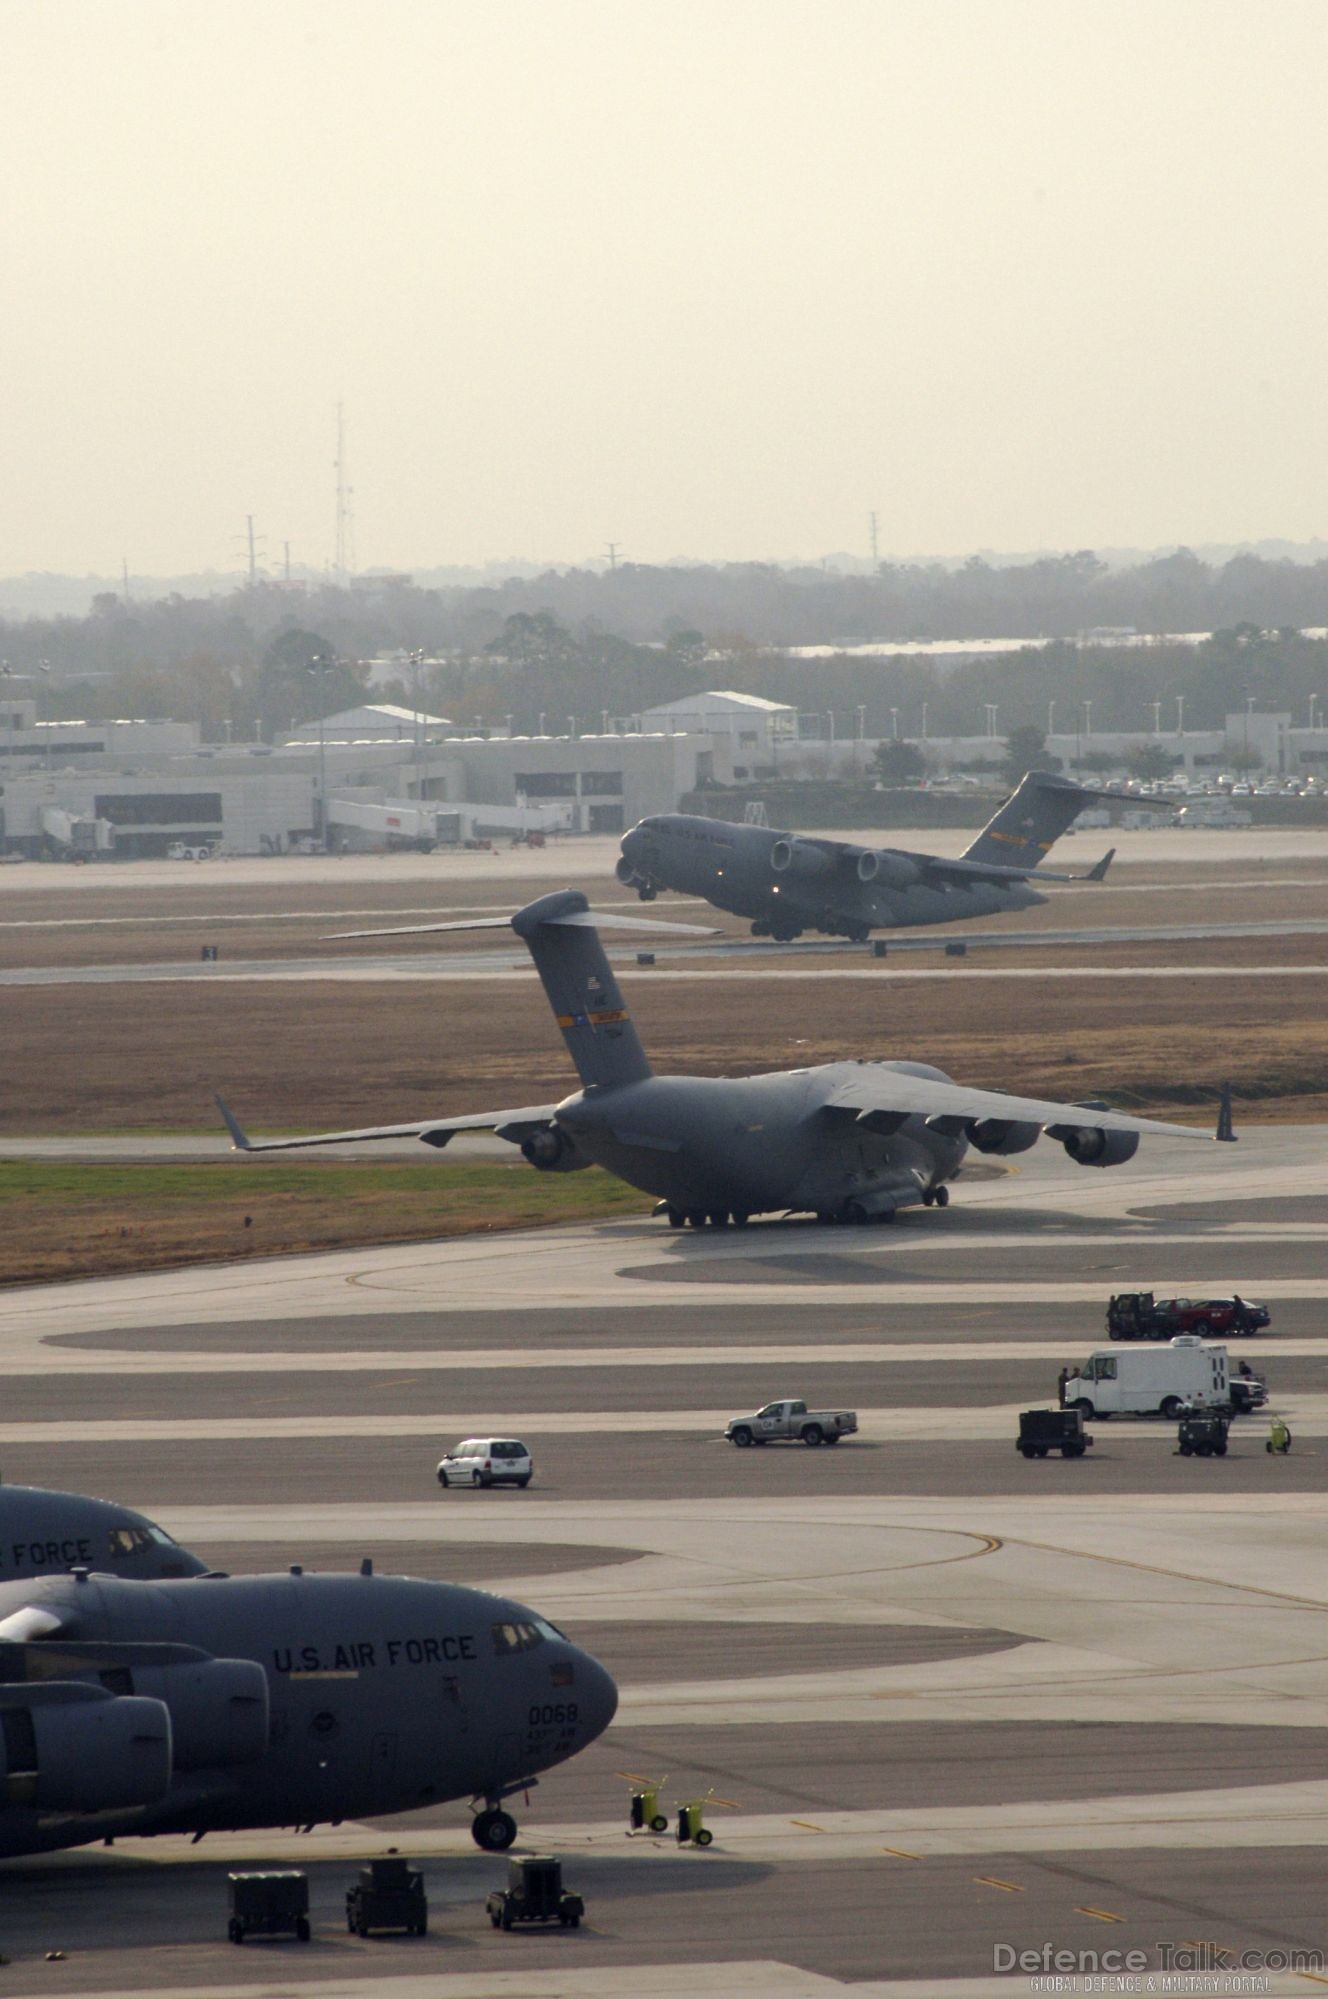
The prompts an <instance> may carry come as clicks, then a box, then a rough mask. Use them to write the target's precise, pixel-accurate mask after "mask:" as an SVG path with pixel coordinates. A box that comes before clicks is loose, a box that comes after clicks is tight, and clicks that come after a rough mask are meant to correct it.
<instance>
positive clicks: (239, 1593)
mask: <svg viewBox="0 0 1328 1999" xmlns="http://www.w3.org/2000/svg"><path fill="white" fill-rule="evenodd" d="M10 1490H11V1495H14V1494H16V1495H19V1496H18V1497H17V1498H12V1499H11V1502H10V1503H7V1506H6V1509H5V1513H4V1520H5V1530H6V1532H8V1531H9V1529H10V1528H11V1527H12V1528H14V1529H15V1530H16V1531H18V1532H20V1533H21V1534H23V1535H26V1536H27V1537H28V1543H29V1553H28V1554H25V1555H24V1556H23V1557H22V1560H21V1561H16V1562H14V1563H11V1564H10V1565H9V1567H8V1569H7V1571H6V1573H7V1574H10V1575H12V1574H13V1573H14V1569H15V1567H17V1568H19V1569H20V1570H21V1569H23V1568H25V1567H27V1566H29V1564H30V1563H31V1564H32V1565H33V1566H38V1565H37V1564H36V1563H35V1562H33V1560H32V1556H31V1552H30V1550H31V1548H32V1546H34V1545H36V1542H37V1541H41V1542H43V1543H44V1545H45V1553H44V1556H43V1564H44V1566H45V1567H46V1568H47V1571H48V1572H47V1573H46V1574H44V1575H39V1576H28V1575H24V1576H22V1577H21V1579H19V1580H12V1581H0V1856H8V1855H13V1854H20V1853H38V1852H42V1851H45V1850H49V1849H51V1848H56V1847H70V1846H83V1845H86V1844H88V1843H89V1842H91V1841H93V1840H101V1839H112V1838H121V1837H127V1836H129V1835H131V1834H132V1835H137V1834H145V1833H192V1834H193V1835H195V1836H196V1837H200V1838H201V1837H202V1835H203V1834H204V1833H206V1832H211V1831H221V1830H241V1829H244V1828H246V1827H262V1826H289V1825H299V1826H303V1827H305V1828H306V1829H307V1828H311V1827H312V1826H314V1825H316V1824H319V1823H322V1822H324V1821H329V1820H332V1821H340V1820H342V1819H348V1818H367V1817H370V1816H372V1815H374V1814H380V1813H385V1812H404V1811H414V1810H417V1809H419V1808H420V1807H422V1806H425V1805H438V1804H444V1803H446V1802H447V1801H448V1800H449V1799H453V1798H467V1797H468V1798H470V1799H471V1800H472V1803H473V1804H475V1805H478V1806H480V1807H481V1809H479V1810H478V1811H477V1812H476V1814H475V1817H474V1820H473V1822H472V1828H471V1830H472V1834H473V1836H474V1839H475V1841H476V1844H477V1845H479V1846H482V1847H484V1848H486V1849H489V1850H493V1851H499V1850H501V1849H502V1848H504V1847H507V1846H510V1845H511V1843H512V1841H513V1839H514V1838H515V1837H516V1830H517V1828H516V1821H515V1820H514V1819H513V1818H512V1816H511V1814H510V1812H508V1811H507V1810H505V1809H504V1801H505V1800H506V1799H508V1798H510V1797H511V1796H512V1795H513V1794H514V1793H515V1792H517V1791H521V1790H525V1789H526V1788H528V1787H529V1786H530V1785H532V1784H534V1783H536V1782H537V1781H538V1777H537V1773H538V1772H539V1771H542V1770H547V1769H550V1768H552V1767H553V1765H555V1764H557V1763H561V1762H564V1761H565V1760H566V1759H567V1758H568V1757H569V1756H573V1755H575V1754H576V1753H577V1751H578V1750H581V1749H584V1748H585V1747H586V1745H587V1744H588V1743H590V1742H593V1741H594V1740H595V1739H596V1737H597V1736H599V1735H601V1734H602V1733H603V1731H604V1730H605V1729H606V1728H607V1727H608V1725H609V1723H610V1721H611V1720H612V1719H613V1715H614V1711H615V1709H616V1707H617V1703H618V1694H617V1689H616V1687H615V1686H614V1684H613V1681H612V1679H611V1678H610V1677H609V1675H608V1673H607V1672H606V1671H605V1670H604V1668H603V1666H601V1665H600V1664H599V1663H598V1661H597V1660H595V1659H592V1658H591V1657H590V1656H589V1654H588V1653H585V1652H582V1651H581V1650H580V1649H579V1648H578V1647H577V1646H575V1645H573V1644H572V1643H571V1642H570V1641H569V1640H568V1639H567V1638H565V1637H564V1636H563V1634H562V1632H560V1631H559V1630H558V1629H557V1628H556V1627H555V1626H554V1625H552V1624H550V1623H548V1622H547V1620H546V1619H544V1618H542V1617H541V1616H539V1615H538V1613H537V1612H535V1611H533V1610H529V1609H527V1608H526V1607H525V1605H524V1604H520V1603H514V1602H512V1601H510V1600H509V1599H507V1598H505V1597H498V1596H490V1595H487V1594H486V1593H485V1592H484V1591H482V1590H475V1589H464V1588H462V1587H460V1586H459V1585H455V1584H451V1583H436V1582H417V1581H414V1580H412V1579H410V1578H408V1577H404V1576H375V1575H374V1574H373V1572H372V1565H371V1564H370V1563H367V1562H366V1563H365V1564H364V1565H363V1567H362V1568H361V1572H360V1574H359V1575H357V1576H356V1575H305V1574H304V1573H303V1572H302V1571H301V1570H300V1569H299V1568H298V1567H297V1568H292V1569H291V1570H290V1572H289V1574H286V1575H266V1576H235V1577H228V1576H217V1575H211V1574H207V1573H203V1574H195V1573H193V1571H194V1570H195V1568H197V1569H198V1570H203V1569H204V1564H203V1563H202V1562H200V1561H199V1560H198V1558H197V1557H196V1556H191V1555H188V1554H187V1552H186V1551H185V1550H184V1549H181V1548H178V1547H176V1546H175V1544H174V1543H170V1544H169V1545H170V1546H171V1547H172V1548H173V1549H174V1554H175V1556H177V1557H184V1558H185V1561H186V1562H187V1564H188V1567H187V1568H186V1569H185V1571H184V1574H185V1576H186V1577H187V1578H188V1579H187V1580H158V1581H153V1582H144V1581H137V1580H132V1581H131V1580H126V1579H125V1577H124V1575H123V1573H119V1574H98V1573H93V1572H92V1571H93V1570H94V1569H100V1568H102V1567H104V1566H108V1563H107V1552H108V1551H107V1549H106V1548H105V1546H104V1545H103V1534H102V1529H103V1527H104V1526H105V1521H106V1517H107V1516H110V1515H112V1514H114V1515H116V1516H118V1518H119V1525H120V1526H125V1525H130V1526H132V1525H133V1524H135V1523H136V1522H137V1520H138V1518H139V1516H137V1515H134V1514H127V1513H126V1511H125V1509H123V1508H116V1507H111V1506H109V1505H107V1504H106V1503H105V1502H102V1501H97V1500H83V1499H80V1498H79V1497H78V1496H77V1495H76V1494H73V1493H60V1492H35V1491H33V1490H32V1489H31V1488H23V1487H16V1488H11V1489H10ZM65 1530H67V1531H65ZM113 1531H114V1530H113ZM81 1538H88V1539H89V1540H91V1541H92V1542H93V1543H94V1544H95V1546H94V1551H93V1556H92V1561H91V1563H90V1564H89V1563H76V1564H74V1565H73V1566H72V1567H71V1569H70V1572H69V1573H68V1574H63V1575H58V1574H52V1573H50V1571H51V1570H53V1569H56V1568H58V1567H60V1566H61V1565H62V1564H63V1563H65V1562H66V1561H67V1557H68V1554H69V1552H70V1551H71V1550H70V1548H67V1547H65V1546H64V1543H65V1542H66V1541H78V1540H80V1539H81ZM160 1545H161V1544H160V1543H154V1546H158V1547H159V1546H160ZM6 1552H7V1553H8V1552H9V1550H8V1549H7V1550H6ZM109 1552H110V1554H111V1556H112V1559H115V1558H116V1557H118V1556H119V1555H120V1554H121V1553H122V1551H121V1550H120V1549H119V1547H118V1544H117V1543H114V1542H113V1543H112V1545H111V1549H110V1551H109ZM149 1559H151V1557H150V1556H149ZM148 1573H153V1571H151V1570H149V1571H148ZM158 1573H160V1572H158Z"/></svg>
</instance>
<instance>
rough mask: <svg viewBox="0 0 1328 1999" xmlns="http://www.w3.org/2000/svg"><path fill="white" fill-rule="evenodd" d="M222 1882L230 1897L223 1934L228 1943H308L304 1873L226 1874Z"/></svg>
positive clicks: (307, 1897) (307, 1896)
mask: <svg viewBox="0 0 1328 1999" xmlns="http://www.w3.org/2000/svg"><path fill="white" fill-rule="evenodd" d="M226 1880H227V1886H228V1890H229V1898H230V1921H229V1922H228V1923H227V1925H226V1934H227V1936H228V1937H229V1938H230V1940H231V1942H232V1943H243V1942H244V1940H245V1938H246V1937H255V1936H257V1937H276V1936H296V1937H298V1938H299V1940H300V1942H301V1943H308V1941H309V1876H308V1875H307V1874H297V1873H295V1872H290V1873H282V1874H228V1875H227V1877H226Z"/></svg>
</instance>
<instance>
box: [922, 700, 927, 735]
mask: <svg viewBox="0 0 1328 1999" xmlns="http://www.w3.org/2000/svg"><path fill="white" fill-rule="evenodd" d="M922 740H923V742H924V743H925V742H926V740H927V704H926V702H925V701H924V702H923V704H922Z"/></svg>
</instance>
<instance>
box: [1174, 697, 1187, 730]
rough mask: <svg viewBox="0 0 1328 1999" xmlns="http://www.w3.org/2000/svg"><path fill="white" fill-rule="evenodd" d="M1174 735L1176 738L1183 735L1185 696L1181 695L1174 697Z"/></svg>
mask: <svg viewBox="0 0 1328 1999" xmlns="http://www.w3.org/2000/svg"><path fill="white" fill-rule="evenodd" d="M1176 734H1177V735H1178V736H1183V735H1184V734H1185V696H1184V695H1183V694H1178V695H1177V696H1176Z"/></svg>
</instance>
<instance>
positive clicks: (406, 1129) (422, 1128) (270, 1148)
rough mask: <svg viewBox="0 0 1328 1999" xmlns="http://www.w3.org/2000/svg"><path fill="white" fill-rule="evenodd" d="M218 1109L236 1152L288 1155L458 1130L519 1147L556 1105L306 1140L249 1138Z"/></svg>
mask: <svg viewBox="0 0 1328 1999" xmlns="http://www.w3.org/2000/svg"><path fill="white" fill-rule="evenodd" d="M216 1101H217V1109H218V1110H219V1111H220V1112H221V1115H222V1117H223V1118H224V1119H225V1121H226V1129H227V1131H229V1133H230V1135H231V1143H232V1145H233V1146H234V1148H235V1150H236V1151H237V1152H291V1151H294V1150H295V1149H297V1148H298V1147H300V1146H305V1145H364V1144H367V1143H368V1142H369V1141H370V1140H371V1139H376V1138H418V1139H422V1140H423V1142H424V1144H425V1145H437V1146H443V1145H446V1144H447V1143H448V1141H449V1140H450V1139H452V1138H455V1136H456V1134H457V1133H458V1132H459V1131H496V1132H497V1133H498V1135H499V1137H500V1138H510V1139H511V1141H512V1143H513V1144H515V1145H519V1144H520V1142H521V1140H522V1139H523V1138H524V1137H525V1136H526V1133H527V1132H529V1131H537V1130H539V1128H540V1127H541V1126H543V1125H547V1124H549V1123H551V1122H552V1119H553V1114H554V1112H555V1110H557V1108H558V1106H557V1105H556V1104H523V1105H522V1106H521V1107H520V1108H519V1109H517V1110H504V1111H472V1112H470V1113H469V1114H468V1115H466V1116H465V1117H445V1118H427V1119H425V1120H424V1121H423V1122H422V1123H420V1124H379V1125H370V1126H367V1127H366V1128H365V1129H364V1130H363V1131H320V1132H317V1133H315V1134H314V1135H313V1136H312V1137H309V1138H250V1136H249V1134H248V1132H247V1131H245V1129H244V1127H243V1126H242V1125H241V1123H240V1120H239V1119H238V1118H237V1117H236V1115H235V1113H234V1111H233V1110H232V1109H231V1107H230V1105H229V1104H228V1103H227V1102H226V1100H225V1098H224V1097H218V1098H217V1100H216Z"/></svg>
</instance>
